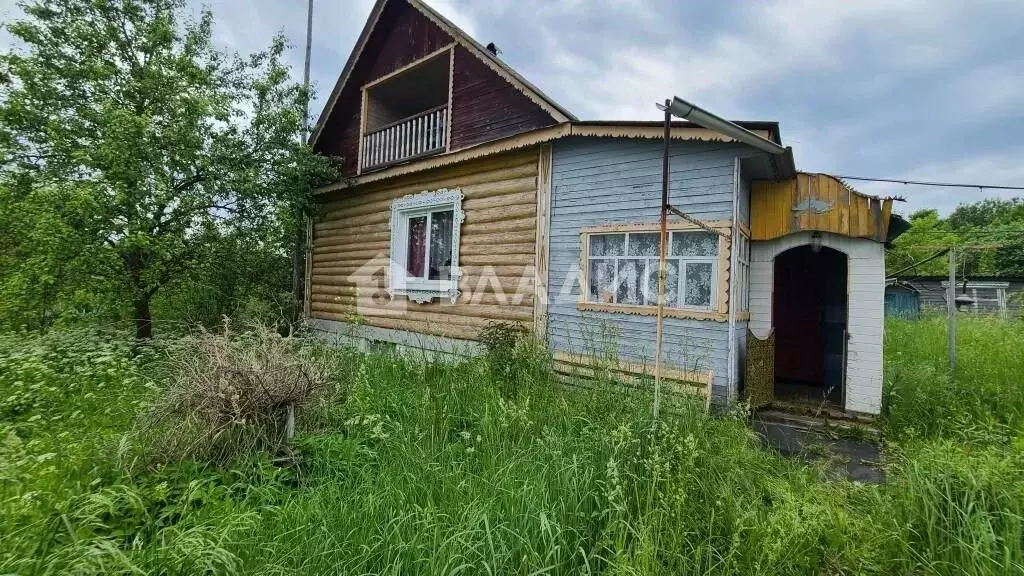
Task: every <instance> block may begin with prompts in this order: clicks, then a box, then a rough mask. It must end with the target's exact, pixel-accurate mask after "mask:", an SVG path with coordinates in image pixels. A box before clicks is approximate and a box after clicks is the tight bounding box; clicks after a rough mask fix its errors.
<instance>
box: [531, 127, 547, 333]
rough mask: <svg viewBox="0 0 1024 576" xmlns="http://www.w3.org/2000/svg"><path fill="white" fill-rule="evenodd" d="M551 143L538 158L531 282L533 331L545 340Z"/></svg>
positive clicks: (542, 149)
mask: <svg viewBox="0 0 1024 576" xmlns="http://www.w3.org/2000/svg"><path fill="white" fill-rule="evenodd" d="M551 170H552V155H551V145H550V144H544V145H542V146H541V147H540V155H539V158H538V161H537V180H538V184H537V218H536V220H537V230H536V235H535V237H536V240H535V242H534V246H535V252H534V270H535V277H534V284H535V285H536V290H537V295H538V300H537V301H535V302H534V309H533V332H534V334H535V335H536V336H538V337H540V338H541V339H542V340H544V341H547V311H548V250H549V246H548V238H549V235H550V222H551Z"/></svg>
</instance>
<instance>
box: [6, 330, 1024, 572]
mask: <svg viewBox="0 0 1024 576" xmlns="http://www.w3.org/2000/svg"><path fill="white" fill-rule="evenodd" d="M129 346H130V342H129V341H128V340H126V339H124V338H122V337H119V336H116V335H111V334H98V333H91V332H79V331H64V332H53V333H51V334H49V335H46V336H41V337H38V336H25V335H8V336H4V337H2V338H0V574H8V573H11V574H67V573H79V574H129V573H156V574H198V573H218V574H221V573H250V574H454V573H464V574H510V573H513V574H588V573H604V574H655V573H662V574H723V573H734V574H756V573H762V574H860V573H874V574H932V573H936V574H1013V573H1017V574H1019V573H1021V572H1022V571H1024V384H1022V382H1021V376H1022V375H1024V352H1022V347H1024V323H1022V322H997V321H987V320H975V319H964V320H963V321H962V322H961V325H960V369H959V372H958V374H957V377H956V379H955V380H950V378H949V377H948V374H947V373H946V370H945V332H944V327H943V325H942V323H941V321H940V320H934V321H933V320H923V321H919V322H898V323H890V324H888V326H887V342H886V363H887V364H886V371H887V388H886V398H885V401H886V410H885V415H884V422H883V426H884V430H885V442H886V447H885V448H886V457H887V459H886V461H887V467H888V470H887V472H888V478H889V483H888V484H887V485H884V486H863V485H856V484H852V483H849V482H845V481H839V480H835V479H833V478H832V477H831V476H829V475H828V474H827V473H826V471H825V469H824V468H816V467H814V466H812V465H808V464H806V463H804V462H802V461H798V460H793V459H785V458H782V457H779V456H776V455H775V454H773V453H772V452H770V451H767V450H765V449H762V448H761V447H760V446H759V444H758V442H757V441H756V439H755V438H754V437H753V436H752V434H751V432H750V431H749V428H748V426H747V423H746V421H745V419H744V411H743V410H741V409H738V408H737V409H733V410H730V411H728V412H727V413H723V414H719V415H716V416H712V417H709V416H706V415H704V413H703V411H702V410H701V409H700V408H699V407H697V406H695V407H694V408H693V409H692V410H687V409H685V407H684V409H683V410H682V411H681V412H680V413H679V414H676V415H673V416H668V417H666V419H665V421H664V422H663V424H662V425H661V426H659V427H656V426H653V425H652V423H651V420H650V416H649V414H650V407H649V405H648V404H647V403H645V402H641V401H639V400H635V399H633V400H631V399H630V398H629V397H626V396H623V395H622V394H620V393H617V391H616V390H614V389H612V388H608V387H604V386H598V387H596V388H594V389H567V388H565V387H562V386H558V385H556V384H555V383H554V381H553V379H552V378H551V376H550V375H549V374H548V372H547V371H546V369H545V364H544V362H542V361H538V355H537V354H535V353H526V354H521V355H519V356H518V357H517V358H516V359H515V361H516V362H517V364H516V366H517V367H518V368H517V371H518V373H519V375H518V376H519V377H518V378H516V379H515V381H514V382H515V384H514V385H512V386H510V385H509V383H508V381H502V382H497V381H495V380H496V379H500V378H498V376H497V375H496V373H495V371H493V370H490V369H489V367H488V366H487V364H486V362H485V361H483V360H477V361H474V362H470V363H466V364H461V365H420V364H413V363H409V362H406V361H403V360H401V359H399V358H397V357H394V356H388V355H379V356H362V355H357V354H354V353H351V352H348V351H333V352H328V353H326V354H329V355H330V357H331V358H330V361H329V362H328V363H327V365H328V366H329V367H330V371H329V378H330V380H331V382H332V383H333V388H332V392H331V394H330V395H328V396H324V397H321V398H320V399H319V400H318V401H316V402H313V403H311V404H310V405H309V406H308V407H307V408H306V409H305V410H303V411H300V413H299V415H298V431H297V436H296V446H297V448H296V450H297V457H295V458H293V459H291V460H290V462H291V464H290V465H287V466H283V465H279V464H280V463H276V464H275V463H274V462H272V459H271V456H269V455H268V454H266V453H260V452H255V453H251V454H250V455H248V456H245V457H241V458H236V459H234V460H232V461H230V462H229V463H228V464H226V465H221V466H212V465H205V466H204V465H200V464H199V463H196V462H191V461H178V462H172V463H167V464H157V461H156V460H151V459H149V460H147V459H146V458H147V457H146V456H145V454H144V453H143V452H140V449H139V444H140V443H142V442H143V441H144V434H142V433H140V432H139V430H140V422H141V420H140V415H142V414H143V413H144V412H145V411H146V408H147V406H149V405H150V403H151V402H152V400H153V399H154V398H156V397H157V396H158V395H159V394H160V391H161V390H162V389H163V388H164V387H165V386H166V385H167V383H168V382H169V381H170V379H171V372H169V371H168V369H167V362H166V359H167V357H168V355H173V354H174V353H175V352H174V350H175V346H174V345H173V344H167V345H165V346H162V347H157V348H156V349H154V350H151V351H149V352H147V353H144V354H142V355H140V356H138V357H137V358H135V359H134V360H133V359H131V355H130V354H129ZM321 353H323V352H321Z"/></svg>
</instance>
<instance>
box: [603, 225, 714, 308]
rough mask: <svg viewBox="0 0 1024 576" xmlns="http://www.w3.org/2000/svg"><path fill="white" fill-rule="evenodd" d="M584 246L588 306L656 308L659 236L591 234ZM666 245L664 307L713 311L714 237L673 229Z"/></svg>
mask: <svg viewBox="0 0 1024 576" xmlns="http://www.w3.org/2000/svg"><path fill="white" fill-rule="evenodd" d="M587 241H588V242H589V246H588V247H587V248H588V252H587V271H586V273H587V296H586V299H587V301H588V302H596V303H602V304H622V305H631V306H657V305H658V265H659V262H658V259H659V258H658V257H659V245H660V235H659V233H658V232H613V233H592V234H589V235H588V240H587ZM668 246H669V250H668V256H667V257H666V267H667V270H666V272H667V274H666V282H665V303H666V305H667V306H671V307H674V308H683V309H694V310H712V309H714V308H715V307H716V306H717V302H716V296H717V292H718V291H717V290H716V286H717V284H718V272H719V271H718V257H719V256H718V251H719V237H718V235H717V234H712V233H710V232H705V231H688V230H687V231H680V230H673V231H672V232H670V235H669V243H668Z"/></svg>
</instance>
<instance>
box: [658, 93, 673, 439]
mask: <svg viewBox="0 0 1024 576" xmlns="http://www.w3.org/2000/svg"><path fill="white" fill-rule="evenodd" d="M671 104H672V102H671V101H669V100H665V144H664V152H663V156H662V159H661V250H660V252H659V255H660V257H659V259H658V327H657V334H658V335H657V338H658V342H657V344H656V347H655V352H654V419H655V420H657V419H658V413H659V411H660V409H661V341H662V332H663V328H664V323H665V280H666V278H665V276H666V266H665V258H666V256H667V255H668V178H669V157H668V153H669V143H670V142H671V138H672V112H671V111H670V110H669V108H668V107H669V105H671Z"/></svg>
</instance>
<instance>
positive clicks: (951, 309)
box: [946, 248, 956, 377]
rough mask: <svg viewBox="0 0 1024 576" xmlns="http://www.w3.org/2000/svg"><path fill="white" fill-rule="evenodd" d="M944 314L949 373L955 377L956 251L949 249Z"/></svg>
mask: <svg viewBox="0 0 1024 576" xmlns="http://www.w3.org/2000/svg"><path fill="white" fill-rule="evenodd" d="M946 313H947V315H948V328H947V330H946V332H947V334H948V336H949V371H950V373H951V374H953V375H954V377H955V375H956V249H955V248H950V249H949V286H948V287H947V288H946Z"/></svg>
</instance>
